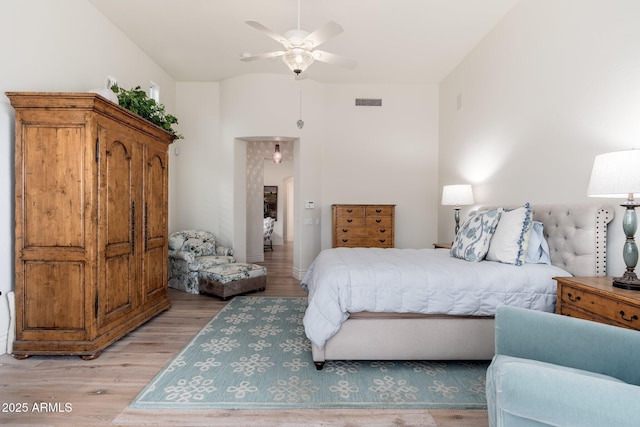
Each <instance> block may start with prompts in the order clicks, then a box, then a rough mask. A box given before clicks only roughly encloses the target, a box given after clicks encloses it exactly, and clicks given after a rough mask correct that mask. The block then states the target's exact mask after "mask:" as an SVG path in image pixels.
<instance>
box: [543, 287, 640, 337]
mask: <svg viewBox="0 0 640 427" xmlns="http://www.w3.org/2000/svg"><path fill="white" fill-rule="evenodd" d="M554 279H555V280H556V282H558V302H557V303H556V313H558V314H562V315H565V316H572V317H578V318H581V319H586V320H593V321H595V322H600V323H606V324H608V325H614V326H620V327H623V328H628V329H636V330H640V292H638V291H629V290H626V289H619V288H614V287H613V285H612V284H611V281H612V280H613V278H612V277H555V278H554Z"/></svg>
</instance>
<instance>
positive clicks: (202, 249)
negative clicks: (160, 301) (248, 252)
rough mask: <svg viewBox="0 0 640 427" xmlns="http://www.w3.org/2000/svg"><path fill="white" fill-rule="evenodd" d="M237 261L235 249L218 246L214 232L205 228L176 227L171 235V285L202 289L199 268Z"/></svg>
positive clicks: (176, 287) (195, 290)
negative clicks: (179, 228)
mask: <svg viewBox="0 0 640 427" xmlns="http://www.w3.org/2000/svg"><path fill="white" fill-rule="evenodd" d="M234 262H236V259H235V258H234V257H233V249H231V248H227V247H224V246H216V238H215V236H214V235H213V233H211V232H209V231H203V230H182V231H176V232H175V233H172V234H171V235H170V236H169V287H171V288H175V289H179V290H181V291H185V292H189V293H192V294H197V293H199V288H198V272H200V271H201V270H205V269H207V268H209V267H213V266H215V265H220V264H230V263H234Z"/></svg>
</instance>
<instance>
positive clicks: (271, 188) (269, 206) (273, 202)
mask: <svg viewBox="0 0 640 427" xmlns="http://www.w3.org/2000/svg"><path fill="white" fill-rule="evenodd" d="M268 216H270V217H271V218H273V219H274V220H275V221H277V220H278V186H277V185H265V186H264V217H265V218H266V217H268Z"/></svg>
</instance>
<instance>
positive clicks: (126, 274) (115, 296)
mask: <svg viewBox="0 0 640 427" xmlns="http://www.w3.org/2000/svg"><path fill="white" fill-rule="evenodd" d="M98 144H99V145H104V160H103V161H102V162H101V167H102V173H101V178H102V181H101V185H100V190H101V191H100V192H101V200H102V201H103V203H102V207H101V218H100V221H99V224H100V225H99V230H100V232H99V235H100V236H101V239H99V244H98V247H99V248H100V247H103V248H104V258H103V260H102V261H103V262H102V266H101V267H102V269H103V270H102V274H100V275H99V277H101V278H102V283H100V284H99V287H98V313H97V318H98V328H102V329H99V330H103V329H104V328H108V327H112V325H114V324H115V323H117V322H118V321H120V320H126V318H127V315H128V314H129V313H130V312H132V311H134V310H135V309H136V307H137V305H138V300H139V299H140V295H139V290H138V287H137V286H136V285H135V283H136V281H137V280H139V276H138V273H137V270H138V267H137V265H138V264H137V254H136V244H138V245H139V243H138V242H137V240H138V239H139V236H136V230H137V229H139V227H140V224H141V221H140V218H139V216H140V212H139V211H141V209H140V206H139V205H140V202H139V200H138V199H139V197H140V190H139V189H138V186H139V185H140V184H139V182H140V171H139V170H138V169H139V167H136V165H139V162H140V158H139V147H138V144H137V142H136V141H135V140H133V138H132V137H131V136H130V135H129V134H127V130H126V129H123V128H121V127H120V126H115V125H112V126H110V127H109V128H108V129H106V128H104V127H101V126H99V128H98ZM101 148H102V147H101ZM136 204H137V205H138V206H136ZM136 215H137V216H136Z"/></svg>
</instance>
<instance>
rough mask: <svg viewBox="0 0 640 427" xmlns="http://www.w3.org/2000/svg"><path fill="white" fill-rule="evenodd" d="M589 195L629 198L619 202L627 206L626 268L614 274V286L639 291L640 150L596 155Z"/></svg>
mask: <svg viewBox="0 0 640 427" xmlns="http://www.w3.org/2000/svg"><path fill="white" fill-rule="evenodd" d="M587 194H588V195H589V197H613V198H626V199H627V200H626V201H625V202H624V203H622V204H621V205H620V206H622V207H624V208H626V210H625V212H624V217H623V218H622V229H623V231H624V234H625V236H626V240H625V242H624V246H623V250H622V257H623V258H624V263H625V265H626V266H627V270H626V271H625V272H624V275H623V276H622V277H614V279H613V286H615V287H617V288H622V289H630V290H634V291H640V280H639V279H638V276H637V275H636V273H635V271H634V270H635V267H636V264H637V263H638V247H637V246H636V242H635V238H634V236H635V234H636V229H637V228H638V220H637V217H636V211H635V209H636V206H639V205H640V203H638V202H637V201H636V200H635V196H636V195H640V150H625V151H615V152H612V153H605V154H600V155H598V156H596V158H595V160H594V162H593V170H592V171H591V179H590V180H589V189H588V190H587Z"/></svg>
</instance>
